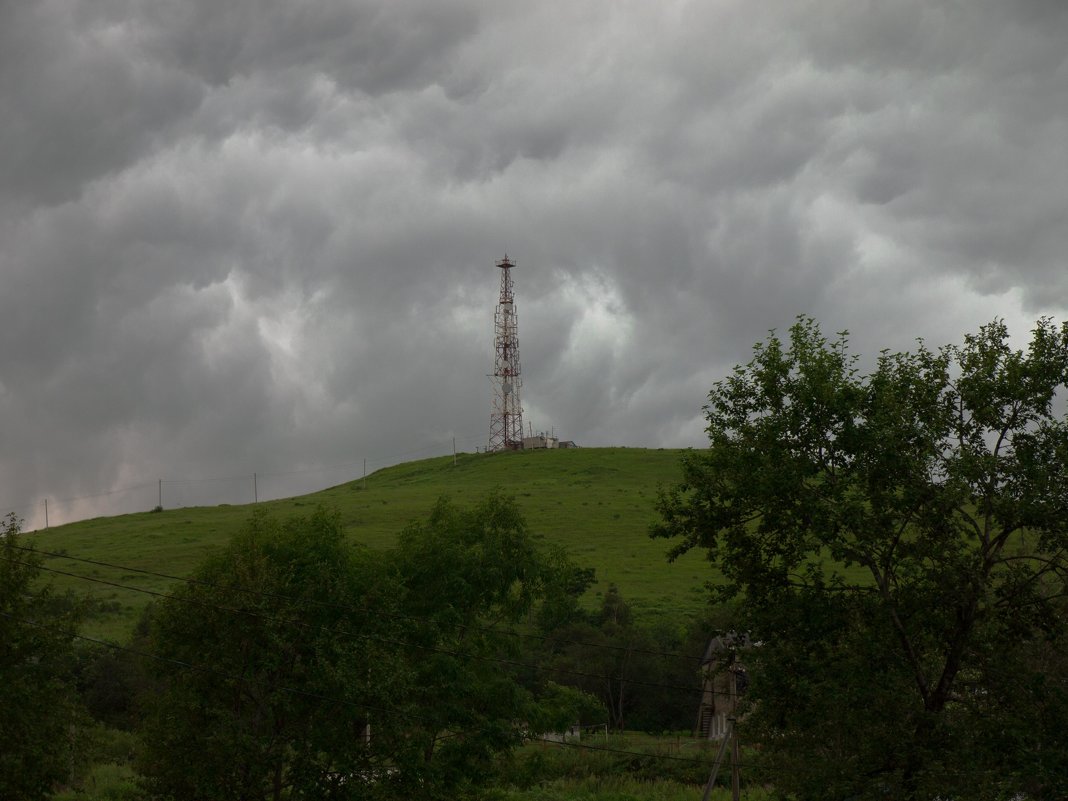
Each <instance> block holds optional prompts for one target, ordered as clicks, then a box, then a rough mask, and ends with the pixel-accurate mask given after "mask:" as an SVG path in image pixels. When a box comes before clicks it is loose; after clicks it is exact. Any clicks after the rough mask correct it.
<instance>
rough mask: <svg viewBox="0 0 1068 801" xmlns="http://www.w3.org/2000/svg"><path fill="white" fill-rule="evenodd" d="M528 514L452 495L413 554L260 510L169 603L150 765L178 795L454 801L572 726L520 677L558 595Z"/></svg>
mask: <svg viewBox="0 0 1068 801" xmlns="http://www.w3.org/2000/svg"><path fill="white" fill-rule="evenodd" d="M562 567H565V566H563V565H561V564H560V563H559V560H558V559H555V558H549V557H547V556H546V555H544V554H542V553H541V551H540V550H539V549H538V548H537V547H535V544H534V539H533V537H532V535H531V534H530V533H529V532H528V531H527V528H526V525H525V523H524V521H523V519H522V517H521V516H520V514H519V513H518V511H517V509H516V506H515V504H514V503H513V502H512V501H510V500H508V499H505V498H502V497H500V496H496V495H494V496H491V497H489V498H487V499H486V500H484V501H483V502H481V503H480V504H478V505H476V506H475V507H473V508H470V509H461V508H458V507H456V506H454V505H452V504H451V503H449V502H447V501H442V502H440V503H439V504H438V505H437V506H436V507H435V508H434V510H433V511H432V512H431V514H430V516H429V518H428V519H427V520H426V521H425V522H420V523H416V524H413V525H412V526H410V527H409V528H408V529H406V530H405V531H404V533H403V534H402V535H401V537H400V538H399V543H398V546H397V548H395V549H392V550H390V551H384V552H374V551H370V550H368V549H365V548H360V547H358V546H355V545H353V544H352V543H350V542H349V541H348V540H347V538H346V537H345V535H344V532H343V528H342V525H341V521H340V519H339V518H338V516H337V515H336V514H332V513H329V512H325V511H320V512H318V513H316V514H314V515H312V516H311V517H308V518H292V519H289V520H277V519H273V518H269V517H263V516H257V517H254V518H253V519H252V521H251V522H250V524H249V526H248V528H247V530H246V531H245V532H244V533H243V534H242V535H241V536H240V537H238V538H236V539H235V540H234V541H233V542H232V544H231V545H230V546H229V547H228V548H227V549H226V551H225V552H223V553H222V554H220V555H219V556H218V557H216V558H214V559H212V560H210V561H209V562H207V563H206V564H204V565H203V566H202V567H201V568H200V569H199V570H198V571H197V573H196V575H195V576H194V578H193V580H192V581H190V582H189V583H188V584H187V585H186V586H185V587H183V588H182V589H181V590H180V591H179V592H178V593H176V594H175V595H174V597H173V598H170V599H168V600H166V601H164V602H163V603H161V604H160V606H159V608H158V610H156V611H155V613H154V614H153V615H152V619H151V625H150V632H151V647H152V653H153V655H154V656H155V661H156V675H157V679H158V681H159V688H160V689H159V692H158V693H157V694H156V697H155V698H154V699H152V701H151V703H150V708H151V713H150V715H149V716H148V719H147V720H146V723H145V725H144V727H143V732H144V741H145V751H144V756H143V759H142V762H141V768H142V771H143V772H144V774H145V775H146V776H147V777H148V780H149V784H150V788H151V790H152V791H153V792H154V793H155V794H156V795H158V796H159V797H162V798H180V799H213V801H222V800H223V799H246V798H270V799H276V801H277V800H278V799H283V798H298V797H299V798H322V799H339V800H340V799H349V798H360V799H364V798H409V797H413V796H416V795H417V796H419V797H423V798H456V797H461V796H462V794H463V792H464V791H465V788H468V787H470V786H472V785H478V784H479V783H480V782H482V781H485V780H486V779H488V778H489V777H490V776H491V773H490V770H489V765H490V762H491V760H492V757H494V756H495V755H497V754H500V753H501V752H505V751H507V750H509V749H511V748H512V747H514V746H515V745H517V744H519V743H520V742H521V740H522V738H523V736H524V735H529V734H536V733H539V732H541V731H545V730H547V729H548V728H553V727H559V726H560V724H561V722H570V721H571V720H573V719H574V715H575V714H576V712H575V710H576V709H577V708H578V707H580V706H581V705H582V704H583V703H585V699H584V698H582V697H581V696H580V695H579V694H578V693H575V692H573V691H569V690H567V689H565V688H560V687H557V686H554V685H550V684H547V683H542V684H540V685H538V684H535V685H531V684H530V682H523V681H521V680H520V679H521V678H522V677H521V676H520V675H519V673H520V667H521V663H520V662H519V660H517V659H516V658H515V656H516V654H515V650H516V648H517V646H516V643H517V642H518V639H517V638H516V637H514V636H509V634H508V631H507V629H508V626H509V625H510V624H512V623H514V622H516V621H518V620H520V619H523V618H525V617H526V616H527V615H528V614H529V613H530V612H531V610H532V608H533V606H534V605H535V604H536V603H537V602H538V601H539V599H541V598H543V597H544V596H545V595H546V592H547V588H549V587H552V586H554V585H555V584H557V583H558V580H557V578H556V572H557V571H558V570H560V569H561V568H562Z"/></svg>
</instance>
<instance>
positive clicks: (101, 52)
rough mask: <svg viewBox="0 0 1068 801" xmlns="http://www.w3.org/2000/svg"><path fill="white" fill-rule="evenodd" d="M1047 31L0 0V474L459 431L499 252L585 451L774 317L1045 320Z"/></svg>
mask: <svg viewBox="0 0 1068 801" xmlns="http://www.w3.org/2000/svg"><path fill="white" fill-rule="evenodd" d="M1066 34H1068V18H1066V16H1065V13H1064V11H1063V6H1062V5H1061V4H1058V3H1041V2H1024V3H1016V4H1011V5H1008V4H1000V3H994V2H988V3H969V4H966V5H965V4H959V3H955V2H944V3H936V4H930V3H919V2H902V3H894V4H884V5H882V6H873V5H871V4H856V3H852V2H847V1H846V0H809V2H800V3H799V2H786V1H785V0H783V1H782V2H772V3H762V4H752V3H740V2H716V3H687V2H674V3H665V4H638V3H636V4H621V3H617V2H614V1H613V2H608V0H604V1H603V2H594V1H593V0H591V2H581V3H569V2H554V3H546V4H518V3H487V2H462V3H461V2H457V3H425V2H415V0H391V2H355V3H353V2H331V1H330V0H320V1H319V2H307V3H292V2H282V0H277V1H276V2H262V1H261V2H251V0H249V1H248V2H245V1H244V0H239V1H238V2H227V3H224V4H219V3H217V2H207V0H204V1H203V2H193V1H191V0H183V2H177V0H151V2H130V1H129V0H97V1H96V2H81V3H77V2H68V1H67V0H42V2H38V3H32V4H21V3H0V112H2V116H0V147H2V148H3V150H2V152H4V153H5V156H6V157H5V158H4V159H3V160H0V277H2V279H3V287H4V292H3V293H2V295H0V321H2V326H3V337H2V339H0V415H2V416H3V420H4V426H3V429H2V430H3V434H2V436H0V440H2V441H0V445H2V449H0V450H2V453H3V454H4V456H3V458H2V460H0V481H2V482H3V486H4V487H6V488H7V490H6V492H2V493H0V502H4V501H5V500H6V501H9V502H11V503H13V504H16V503H19V504H31V505H32V504H34V503H36V502H38V501H39V500H40V499H42V498H44V497H47V496H51V497H53V498H55V497H56V496H57V495H59V496H68V497H69V496H73V495H79V494H92V493H94V492H96V491H100V490H106V489H110V488H113V487H121V486H125V485H127V484H131V483H133V484H137V483H139V482H143V481H144V479H145V476H153V477H154V476H159V477H164V478H179V477H205V476H207V477H212V476H231V475H233V476H238V478H236V479H234V481H235V482H236V483H235V484H234V487H238V489H233V487H231V485H230V484H227V483H225V482H224V483H223V484H219V485H218V493H217V495H216V496H214V497H213V498H211V499H212V500H227V499H229V496H227V495H226V493H227V492H233V493H237V495H236V496H235V497H234V498H232V499H231V500H234V501H235V502H236V501H237V500H245V499H246V498H245V497H244V494H248V491H249V488H248V487H246V486H245V483H248V482H245V479H243V478H240V476H247V475H248V474H250V473H251V472H253V471H259V472H260V474H261V475H262V474H263V473H286V472H292V471H294V470H302V469H307V468H315V467H319V466H323V465H344V464H348V465H349V466H350V469H356V470H357V472H359V469H358V468H352V467H351V466H352V465H354V464H356V465H359V464H360V463H362V459H363V458H365V457H367V458H370V459H371V462H372V467H373V466H375V465H376V464H377V465H381V464H384V463H385V462H387V461H389V460H390V459H396V458H401V457H402V456H403V455H430V454H432V453H442V452H447V451H448V450H449V449H450V448H451V441H452V438H453V437H454V436H455V437H457V439H458V445H459V446H460V447H461V448H464V449H467V450H470V449H472V448H473V447H474V446H475V445H476V444H483V443H484V441H485V438H486V431H487V424H488V418H489V413H490V397H491V392H490V390H491V387H490V384H489V381H488V379H487V378H486V377H485V374H486V373H487V372H489V371H490V369H491V364H492V312H493V305H494V302H495V297H496V290H497V280H498V271H497V270H496V268H495V267H494V266H493V263H494V261H495V260H496V259H497V258H499V257H500V256H501V255H503V254H504V253H505V252H508V253H509V254H510V255H512V256H513V257H514V258H515V259H516V260H517V262H518V266H517V268H516V271H515V278H516V288H517V294H518V308H519V315H520V326H521V328H520V338H521V353H522V356H523V364H524V371H525V375H526V384H525V387H524V396H523V397H524V402H525V405H526V407H527V411H528V415H527V417H528V420H530V421H531V422H532V423H533V425H534V426H535V427H536V428H550V427H555V429H556V431H557V433H558V434H561V435H563V436H564V437H566V438H573V439H576V440H578V441H579V442H580V443H585V444H634V445H650V446H658V445H685V444H694V445H699V444H700V443H701V440H702V434H701V431H702V427H703V424H702V421H701V413H700V407H701V403H702V401H703V398H704V395H705V393H706V392H707V390H708V388H709V386H710V385H711V383H712V382H713V381H715V380H716V379H717V378H718V377H720V376H721V375H723V374H724V372H725V371H727V370H728V369H729V368H730V366H731V365H733V364H734V363H737V362H738V361H743V360H745V359H746V358H747V356H748V353H749V348H750V346H751V345H752V343H753V342H754V341H755V340H757V339H758V338H761V337H762V336H763V335H764V333H765V332H766V331H767V329H768V328H773V327H777V328H780V329H781V328H784V327H785V326H787V325H789V324H790V323H791V321H792V320H793V319H794V316H795V315H797V314H812V315H815V316H816V317H817V318H819V319H820V320H822V321H823V323H824V326H825V330H827V331H829V332H830V331H835V330H839V329H841V328H850V329H852V330H853V331H854V332H855V333H854V340H855V341H856V343H857V347H858V349H860V350H863V351H866V352H869V353H871V352H875V351H877V350H878V349H879V348H881V347H884V346H889V347H908V346H909V345H910V343H911V342H912V340H913V339H914V337H916V336H925V337H927V338H928V339H929V340H930V341H932V342H935V343H937V342H942V341H950V340H953V339H957V338H959V336H960V335H961V334H962V333H963V331H965V330H971V329H974V328H975V327H976V326H977V325H979V324H980V323H982V322H984V321H987V320H989V319H990V318H991V317H993V316H995V315H1000V316H1004V317H1006V318H1007V319H1008V320H1009V321H1010V323H1011V324H1012V325H1013V327H1014V329H1015V330H1019V331H1020V332H1021V333H1022V331H1023V329H1024V328H1025V327H1026V325H1027V323H1028V321H1029V320H1031V319H1033V317H1034V316H1035V315H1037V314H1039V313H1042V312H1048V313H1053V314H1057V315H1060V316H1063V315H1064V312H1065V308H1066V306H1068V279H1066V278H1065V275H1066V273H1065V271H1064V269H1063V266H1062V264H1061V258H1062V257H1061V254H1062V253H1063V252H1064V250H1065V244H1066V242H1065V240H1066V236H1068V235H1066V234H1065V233H1064V230H1063V228H1064V226H1063V222H1064V219H1065V218H1066V216H1068V200H1066V196H1065V193H1064V191H1063V187H1064V185H1065V184H1066V180H1068V152H1066V150H1068V130H1066V127H1068V122H1066V119H1068V117H1066V114H1065V112H1064V109H1065V108H1068V97H1066V93H1068V88H1066V87H1068V81H1066V80H1065V79H1066V78H1068V74H1066V69H1068V67H1066V62H1065V58H1064V54H1063V46H1062V45H1063V42H1064V41H1065V35H1066ZM299 475H304V474H299ZM347 477H351V474H342V473H337V474H335V473H329V474H323V478H322V481H323V482H324V483H333V482H336V481H340V480H343V479H344V478H347ZM311 480H312V479H310V478H309V479H308V481H311ZM272 481H273V482H274V483H273V485H272V489H270V492H273V493H275V494H277V493H280V492H286V491H296V490H297V489H306V488H310V487H308V486H305V485H302V484H300V483H299V481H298V480H297V479H296V478H293V479H284V478H282V477H277V476H276V477H275V478H274V479H272ZM242 482H244V483H242ZM287 482H288V483H287ZM209 484H210V483H208V482H206V483H205V486H209ZM175 486H178V485H175ZM181 486H183V487H185V489H184V490H183V492H184V495H182V496H181V497H179V496H178V495H175V496H174V498H173V499H172V502H173V503H195V502H199V501H198V496H196V493H195V492H194V488H195V486H196V485H195V484H193V483H190V484H188V485H181ZM210 486H216V485H213V484H211V485H210ZM311 486H314V484H312V485H311ZM150 489H151V488H150ZM242 493H244V494H242ZM151 494H152V493H151V492H149V495H151ZM123 497H125V496H123ZM199 497H200V498H201V499H202V500H203V498H204V497H206V496H199ZM154 502H155V501H154V499H153V498H147V497H142V496H141V495H137V496H136V497H132V498H131V500H130V501H129V503H131V504H133V506H132V508H141V507H143V506H151V505H154ZM79 503H80V504H81V505H79V506H77V509H76V510H75V508H74V507H71V511H72V513H88V512H91V511H93V510H95V509H102V510H105V511H106V510H109V509H110V507H107V506H106V505H101V506H93V503H95V502H94V501H92V500H86V501H82V502H79ZM99 503H100V504H104V503H105V501H100V502H99ZM30 517H31V522H32V523H33V524H39V522H40V520H39V515H37V514H36V513H33V514H30Z"/></svg>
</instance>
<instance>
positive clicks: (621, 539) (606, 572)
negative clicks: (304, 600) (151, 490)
mask: <svg viewBox="0 0 1068 801" xmlns="http://www.w3.org/2000/svg"><path fill="white" fill-rule="evenodd" d="M682 453H683V452H682V451H678V450H646V449H640V448H578V449H573V450H572V449H568V450H552V451H549V450H541V451H520V452H506V453H494V454H460V455H459V457H458V458H457V460H456V464H455V465H454V464H453V457H452V456H447V457H440V458H435V459H425V460H422V461H417V462H408V463H406V464H401V465H396V466H394V467H389V468H386V469H383V470H379V471H378V472H376V473H373V474H371V475H369V476H368V477H367V479H366V481H364V480H357V481H353V482H350V483H347V484H341V485H339V486H337V487H332V488H330V489H327V490H323V491H322V492H317V493H313V494H311V495H305V496H301V497H297V498H289V499H284V500H278V501H269V502H264V503H261V504H258V505H257V506H253V505H252V504H249V505H247V506H215V507H190V508H182V509H165V510H163V511H162V512H144V513H140V514H131V515H122V516H120V517H109V518H97V519H94V520H87V521H83V522H78V523H71V524H68V525H65V526H59V527H56V528H51V529H47V530H44V531H41V532H38V533H36V534H34V535H33V537H32V539H33V541H34V543H35V544H36V545H37V547H39V548H40V549H42V550H46V551H56V552H61V553H65V554H66V555H69V556H73V557H80V558H84V559H92V560H96V561H102V562H109V563H112V564H115V565H121V566H123V567H126V568H136V569H140V570H148V571H152V572H157V573H166V574H169V575H173V576H179V577H184V576H186V575H189V574H190V573H191V572H192V571H193V569H194V568H195V567H196V565H197V564H198V563H199V562H200V561H201V560H202V559H203V558H204V557H205V556H206V555H207V554H209V553H210V552H212V551H214V550H216V549H218V548H220V547H221V546H223V545H224V544H225V543H226V542H227V541H228V540H229V538H230V537H231V536H232V535H233V534H234V533H235V532H237V531H238V530H240V528H241V527H242V525H243V524H244V523H245V521H246V520H248V518H249V515H251V514H252V512H253V509H255V508H260V509H266V510H268V511H270V512H271V513H272V514H277V515H280V516H292V515H302V514H308V513H309V512H311V511H312V510H314V509H315V508H316V507H318V506H323V507H327V508H330V509H336V510H338V511H339V513H340V514H341V517H342V520H343V522H344V525H345V529H346V531H347V532H348V533H349V534H350V536H351V537H352V539H353V540H354V541H356V542H360V543H364V544H366V545H367V546H369V547H372V548H387V547H389V546H390V545H391V544H392V543H393V542H394V541H395V538H396V536H397V533H398V532H400V531H401V530H402V529H403V528H404V527H405V526H407V525H408V524H409V523H411V522H412V521H416V520H420V519H422V518H424V517H425V516H426V515H427V513H428V512H429V510H430V508H431V507H432V506H433V504H434V502H435V501H436V500H437V499H438V498H439V497H441V496H443V495H444V496H448V497H450V498H452V499H453V500H454V501H456V502H457V503H459V504H473V503H475V502H476V501H477V500H479V499H480V498H482V497H484V496H485V495H486V494H487V493H489V492H491V491H493V490H494V489H498V488H499V489H500V490H502V491H503V492H504V493H505V494H507V495H511V496H514V497H515V499H516V501H517V502H518V504H519V505H520V507H521V508H522V509H523V511H524V513H525V515H526V519H527V523H528V525H529V527H530V529H531V531H532V532H533V533H534V534H535V535H536V536H539V537H541V538H543V539H544V542H546V543H554V544H558V545H561V546H563V547H564V548H565V549H566V550H567V551H568V553H570V555H571V557H572V558H573V559H574V560H575V561H576V562H577V563H578V564H580V565H583V566H587V567H593V568H596V571H597V579H598V582H597V584H596V585H595V586H594V587H593V588H592V589H591V591H590V592H589V593H588V594H587V597H586V598H585V599H584V602H585V603H586V604H587V605H588V606H590V607H593V606H596V605H597V604H598V603H599V599H600V596H601V595H602V594H603V593H604V591H605V590H606V588H607V587H608V584H609V583H614V584H616V585H617V586H618V587H619V588H620V590H621V592H622V593H623V597H624V598H625V599H626V600H627V601H628V602H630V603H631V604H632V606H633V607H634V608H635V611H636V613H637V614H638V615H639V617H642V618H650V617H656V616H669V615H675V614H679V613H691V612H695V611H697V610H698V609H700V608H701V607H702V605H703V604H704V603H705V600H706V598H707V595H708V593H707V590H706V589H705V583H706V582H707V581H708V580H709V579H710V578H711V577H712V573H711V571H710V569H709V567H708V565H707V563H706V562H705V561H704V559H703V556H702V555H700V554H696V553H692V554H688V555H687V556H686V557H684V558H682V559H680V560H678V561H677V562H674V563H668V562H667V560H666V559H665V556H664V554H665V552H666V551H667V549H668V547H669V546H668V543H667V542H665V541H663V540H651V539H650V538H649V536H648V530H649V526H650V524H651V523H652V522H653V521H654V520H655V519H656V512H655V510H654V502H655V500H656V493H657V488H658V486H660V485H668V484H671V483H674V482H675V481H677V480H678V479H679V478H680V470H679V459H680V457H681V455H682ZM45 565H46V567H48V568H50V569H52V570H59V571H65V572H67V573H73V574H77V575H78V576H82V577H85V578H75V577H72V576H67V575H62V574H56V573H53V574H52V577H53V578H54V579H55V581H56V583H57V585H59V586H60V587H62V588H70V589H73V590H75V591H76V592H79V593H82V592H86V591H88V592H90V593H91V595H92V596H93V597H95V598H96V599H97V600H99V601H100V602H101V608H102V612H101V613H100V614H98V615H97V616H95V617H94V618H93V619H92V620H91V621H89V623H88V624H87V627H86V631H87V633H89V634H90V635H92V636H105V637H108V638H111V639H115V640H119V641H122V640H125V639H126V638H127V636H128V634H129V632H130V630H131V628H132V626H133V623H134V621H135V620H136V618H137V616H138V614H140V611H141V610H142V609H143V608H144V606H145V605H146V604H147V603H148V602H149V601H150V600H152V596H151V595H150V594H147V593H145V592H141V591H139V590H149V591H152V592H157V593H159V592H166V591H167V590H168V589H169V588H170V587H171V586H172V585H173V584H174V582H173V581H171V580H168V579H163V578H159V577H153V576H147V575H144V574H142V573H138V572H136V571H135V570H132V569H113V568H109V567H103V566H95V565H88V564H85V563H79V562H74V561H71V560H67V559H58V558H51V559H47V560H46V561H45ZM86 578H88V579H93V580H94V581H88V580H86ZM104 582H108V583H104ZM113 585H117V586H113ZM135 588H136V589H135Z"/></svg>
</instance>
